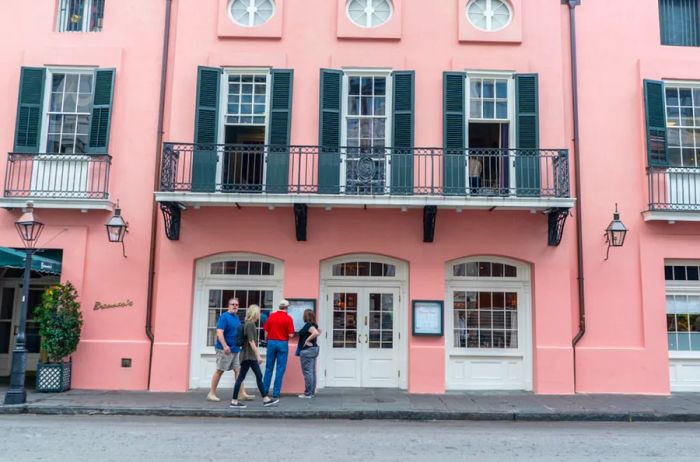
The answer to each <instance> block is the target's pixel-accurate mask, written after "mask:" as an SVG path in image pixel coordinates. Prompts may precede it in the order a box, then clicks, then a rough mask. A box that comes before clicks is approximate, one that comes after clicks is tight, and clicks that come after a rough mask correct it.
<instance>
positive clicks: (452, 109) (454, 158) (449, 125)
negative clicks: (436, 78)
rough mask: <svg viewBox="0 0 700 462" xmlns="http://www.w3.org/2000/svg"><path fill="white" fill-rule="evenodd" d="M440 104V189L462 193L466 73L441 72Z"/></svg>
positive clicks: (464, 160) (464, 173)
mask: <svg viewBox="0 0 700 462" xmlns="http://www.w3.org/2000/svg"><path fill="white" fill-rule="evenodd" d="M442 84H443V89H442V105H443V121H442V124H443V147H444V154H443V157H444V159H443V165H444V176H443V189H444V193H445V194H447V195H463V194H464V193H465V192H466V170H467V163H466V156H465V147H466V145H467V142H466V131H467V130H466V129H467V121H466V113H465V108H464V105H465V94H464V91H465V89H464V86H465V84H466V74H464V73H463V72H444V73H443V78H442Z"/></svg>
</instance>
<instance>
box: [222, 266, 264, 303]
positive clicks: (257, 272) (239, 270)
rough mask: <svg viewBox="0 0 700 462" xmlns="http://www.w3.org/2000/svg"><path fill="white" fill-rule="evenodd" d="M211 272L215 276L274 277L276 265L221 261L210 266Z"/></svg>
mask: <svg viewBox="0 0 700 462" xmlns="http://www.w3.org/2000/svg"><path fill="white" fill-rule="evenodd" d="M209 272H210V274H213V275H216V274H225V275H236V276H274V275H275V265H274V264H273V263H267V262H261V261H252V260H251V261H249V260H229V261H219V262H215V263H212V264H211V265H210V267H209ZM241 306H243V304H241Z"/></svg>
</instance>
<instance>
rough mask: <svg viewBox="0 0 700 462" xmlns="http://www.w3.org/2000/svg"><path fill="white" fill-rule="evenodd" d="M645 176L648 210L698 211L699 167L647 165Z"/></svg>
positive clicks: (663, 211) (661, 217)
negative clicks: (647, 181) (646, 179)
mask: <svg viewBox="0 0 700 462" xmlns="http://www.w3.org/2000/svg"><path fill="white" fill-rule="evenodd" d="M647 177H648V180H649V212H659V213H665V214H666V216H667V217H668V216H669V215H667V214H668V213H677V212H682V213H687V212H700V167H649V168H648V169H647ZM657 216H658V217H659V218H660V219H667V218H664V217H663V216H662V215H660V214H657ZM679 218H681V219H682V215H679ZM647 219H649V218H647Z"/></svg>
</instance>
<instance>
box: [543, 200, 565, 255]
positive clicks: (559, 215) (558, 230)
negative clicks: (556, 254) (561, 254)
mask: <svg viewBox="0 0 700 462" xmlns="http://www.w3.org/2000/svg"><path fill="white" fill-rule="evenodd" d="M568 216H569V209H568V208H553V209H550V210H549V211H548V212H547V223H548V225H549V226H548V228H549V233H548V240H547V244H548V245H550V246H558V245H559V244H560V243H561V238H562V236H563V235H564V224H565V223H566V218H567V217H568Z"/></svg>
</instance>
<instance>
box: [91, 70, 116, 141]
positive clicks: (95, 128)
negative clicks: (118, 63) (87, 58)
mask: <svg viewBox="0 0 700 462" xmlns="http://www.w3.org/2000/svg"><path fill="white" fill-rule="evenodd" d="M115 73H116V72H115V70H114V69H98V70H97V71H95V91H94V93H93V98H92V110H91V111H90V114H91V115H90V138H89V141H88V149H87V152H88V154H107V153H108V152H109V131H110V125H111V121H112V101H113V97H114V76H115Z"/></svg>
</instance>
